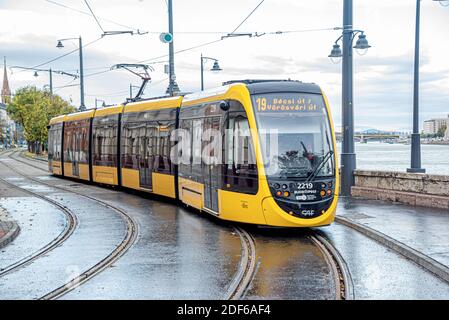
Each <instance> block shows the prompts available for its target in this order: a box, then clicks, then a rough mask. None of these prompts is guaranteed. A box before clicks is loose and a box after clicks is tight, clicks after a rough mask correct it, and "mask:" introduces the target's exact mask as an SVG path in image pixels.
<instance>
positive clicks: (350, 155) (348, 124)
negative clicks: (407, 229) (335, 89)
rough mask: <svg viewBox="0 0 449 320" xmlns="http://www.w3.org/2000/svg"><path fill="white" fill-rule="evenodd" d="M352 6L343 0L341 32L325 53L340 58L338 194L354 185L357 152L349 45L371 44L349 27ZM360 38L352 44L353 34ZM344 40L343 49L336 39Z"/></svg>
mask: <svg viewBox="0 0 449 320" xmlns="http://www.w3.org/2000/svg"><path fill="white" fill-rule="evenodd" d="M352 20H353V10H352V0H344V2H343V28H341V30H342V35H341V36H340V37H339V38H338V39H337V40H336V41H335V43H334V45H333V48H332V51H331V54H330V55H329V56H328V57H329V58H330V59H331V60H332V62H334V63H337V62H339V61H340V59H342V60H343V66H342V106H341V107H342V122H343V123H342V135H343V142H342V152H341V191H340V193H341V195H342V196H347V197H349V196H351V187H352V186H353V185H354V170H355V168H356V155H355V150H354V104H353V69H352V59H353V55H352V49H353V48H354V49H356V50H357V51H360V53H361V54H364V53H366V51H367V50H368V48H370V47H371V46H370V45H369V44H368V40H366V36H365V34H364V32H363V31H362V30H353V28H352V23H353V22H352ZM356 35H359V38H358V40H357V42H356V44H355V46H354V47H353V42H354V38H355V36H356ZM340 40H342V42H343V52H342V50H341V49H340V45H339V44H338V41H340Z"/></svg>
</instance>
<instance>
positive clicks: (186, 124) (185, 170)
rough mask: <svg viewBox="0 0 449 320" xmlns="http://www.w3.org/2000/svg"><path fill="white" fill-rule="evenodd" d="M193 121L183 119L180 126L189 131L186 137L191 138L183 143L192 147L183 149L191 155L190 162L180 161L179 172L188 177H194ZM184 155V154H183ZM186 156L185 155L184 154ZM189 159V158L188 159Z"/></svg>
mask: <svg viewBox="0 0 449 320" xmlns="http://www.w3.org/2000/svg"><path fill="white" fill-rule="evenodd" d="M192 123H193V121H192V120H191V119H188V120H181V124H180V128H181V129H182V130H185V132H187V136H186V138H187V139H188V140H189V142H186V143H184V144H183V145H184V146H186V147H189V148H190V149H189V150H187V149H183V150H182V151H183V152H185V153H187V156H188V157H189V159H188V164H187V163H183V161H181V162H180V163H179V173H180V175H182V176H184V177H187V178H191V177H192V161H191V159H190V158H191V154H192V152H191V146H192ZM180 143H183V142H182V141H180ZM181 156H183V155H181ZM184 156H185V155H184ZM186 160H187V159H186Z"/></svg>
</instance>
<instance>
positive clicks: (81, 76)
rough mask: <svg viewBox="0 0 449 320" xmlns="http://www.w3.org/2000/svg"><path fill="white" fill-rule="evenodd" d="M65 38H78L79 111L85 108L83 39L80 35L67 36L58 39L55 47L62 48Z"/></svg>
mask: <svg viewBox="0 0 449 320" xmlns="http://www.w3.org/2000/svg"><path fill="white" fill-rule="evenodd" d="M66 40H78V46H79V58H80V101H81V103H80V107H79V110H80V111H84V110H86V106H85V104H84V66H83V64H84V62H83V40H82V38H81V36H80V37H79V38H67V39H60V40H58V44H57V45H56V48H59V49H61V48H64V45H63V44H62V42H63V41H66Z"/></svg>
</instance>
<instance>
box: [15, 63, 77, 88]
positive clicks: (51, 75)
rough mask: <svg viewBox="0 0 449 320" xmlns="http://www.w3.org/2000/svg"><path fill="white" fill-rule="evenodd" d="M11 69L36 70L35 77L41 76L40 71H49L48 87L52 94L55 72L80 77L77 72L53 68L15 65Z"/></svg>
mask: <svg viewBox="0 0 449 320" xmlns="http://www.w3.org/2000/svg"><path fill="white" fill-rule="evenodd" d="M11 69H21V70H31V71H34V75H33V76H34V77H35V78H37V77H39V73H38V72H48V75H49V84H48V87H49V89H50V93H51V94H53V73H56V74H61V75H65V76H70V77H74V78H75V79H77V78H78V76H77V75H76V74H72V73H68V72H65V71H59V70H52V69H51V68H50V69H38V68H27V67H19V66H13V67H11ZM46 86H47V85H46Z"/></svg>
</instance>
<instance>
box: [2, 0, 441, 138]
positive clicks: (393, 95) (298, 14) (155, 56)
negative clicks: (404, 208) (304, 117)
mask: <svg viewBox="0 0 449 320" xmlns="http://www.w3.org/2000/svg"><path fill="white" fill-rule="evenodd" d="M173 2H174V21H175V23H174V27H175V50H176V51H179V50H181V51H182V50H183V49H188V48H191V47H195V46H198V45H202V44H205V43H208V42H214V41H215V40H219V39H220V38H221V36H222V35H223V34H226V33H229V32H231V31H233V30H234V29H235V28H236V27H237V26H238V25H239V24H240V22H242V20H243V19H244V18H245V17H246V16H247V15H248V14H249V13H250V12H251V10H252V9H254V8H255V7H256V6H257V5H258V4H259V2H260V0H227V1H222V0H208V1H200V0H174V1H173ZM89 4H90V6H91V8H92V9H93V11H94V13H95V14H96V15H97V16H98V18H99V21H100V24H101V26H102V28H103V29H104V30H107V31H116V30H132V29H135V30H137V29H139V30H142V31H148V32H149V33H148V34H145V35H141V36H138V35H134V36H130V35H117V36H108V37H104V38H102V39H100V40H98V41H95V40H97V39H99V38H101V34H102V31H101V29H100V27H99V26H98V25H97V23H96V22H95V20H94V18H93V17H92V16H91V15H90V14H89V9H88V8H87V6H86V4H85V1H84V0H51V1H50V0H0V21H1V23H0V24H1V28H0V56H6V57H7V64H8V67H11V66H24V67H34V66H36V65H39V64H42V63H44V62H47V61H49V60H52V59H53V58H57V57H58V56H60V55H63V54H65V53H68V52H70V51H73V50H75V49H76V48H77V42H76V41H67V42H65V48H63V49H57V48H56V43H57V40H58V39H60V38H71V37H78V36H79V35H81V36H82V38H83V42H84V44H85V45H86V44H89V43H91V42H93V43H91V44H89V45H87V46H86V47H85V49H84V55H85V74H86V79H85V82H86V84H85V91H86V104H87V106H88V107H93V106H94V101H95V98H98V99H102V100H105V101H106V103H108V104H112V103H119V102H122V101H124V99H125V98H126V96H127V95H128V92H129V85H130V83H133V85H139V82H140V81H139V79H138V78H136V77H135V76H133V75H131V74H129V73H127V72H126V71H123V70H115V71H108V70H109V69H110V67H111V66H112V65H114V64H117V63H137V62H142V61H145V62H146V63H154V64H153V67H154V69H155V71H154V72H152V74H151V76H152V79H153V80H152V84H151V85H149V86H148V88H147V90H146V92H145V96H146V97H151V96H159V95H162V94H164V93H165V90H166V88H167V84H168V80H167V75H165V74H164V64H165V63H166V61H167V57H166V54H167V53H168V45H166V44H163V43H161V42H160V41H159V34H160V33H161V32H164V31H167V24H168V22H167V5H166V1H165V0H126V1H124V0H89ZM415 5H416V1H414V0H396V1H390V0H363V1H362V0H354V28H355V29H362V30H364V31H365V33H366V35H367V39H368V41H369V43H370V44H371V45H372V46H373V47H372V48H371V49H370V50H369V51H368V53H367V54H366V55H364V56H359V55H357V54H355V55H354V71H355V80H354V97H355V100H354V103H355V121H356V126H357V128H360V129H361V128H378V129H387V130H393V129H394V130H410V129H411V126H412V119H411V117H412V116H411V110H412V93H413V92H412V88H413V48H414V19H415ZM342 11H343V0H313V1H312V0H307V1H306V0H265V1H264V3H263V4H262V5H261V6H260V7H259V8H258V9H257V10H256V11H255V12H254V14H253V15H252V16H251V17H250V18H249V19H248V20H247V21H246V22H245V23H244V24H243V25H242V26H241V27H240V28H239V29H238V32H251V33H254V32H258V33H263V32H265V33H267V34H266V35H264V36H260V37H252V38H249V37H239V38H232V39H225V40H223V41H217V42H214V43H212V44H209V45H204V46H201V47H199V48H196V49H191V50H186V51H183V52H180V53H178V54H176V56H175V64H176V75H177V81H178V84H179V86H180V88H181V90H182V91H185V92H186V91H196V90H198V89H199V86H200V54H201V53H203V54H204V55H206V56H210V57H214V58H217V59H219V61H220V66H221V67H222V68H223V71H222V72H220V73H212V72H210V71H209V70H207V71H206V73H205V82H206V88H211V87H215V86H219V85H220V84H221V83H222V82H223V81H226V80H231V79H247V78H276V79H285V78H291V79H297V80H302V81H306V82H315V83H317V84H319V85H320V86H321V87H322V88H323V89H324V91H325V92H326V93H327V95H328V96H329V100H330V103H331V107H332V110H333V113H334V118H335V122H336V125H337V126H339V124H340V123H341V64H333V63H332V62H331V61H330V60H329V59H328V58H327V55H328V54H329V53H330V50H331V48H332V44H333V42H334V41H335V40H336V39H337V38H338V36H339V35H340V31H336V30H332V28H334V27H340V26H341V25H342ZM421 19H422V29H421V98H420V103H421V110H422V113H421V120H425V119H428V118H432V117H447V115H448V114H449V58H448V52H449V41H448V36H447V33H448V31H449V7H443V6H441V5H440V4H439V3H438V2H434V1H431V0H423V1H422V14H421ZM317 29H318V30H319V31H317ZM276 31H295V32H290V33H283V34H269V33H270V32H276ZM78 66H79V61H78V55H77V52H75V53H73V54H70V55H67V56H66V57H64V58H62V59H58V60H56V61H54V62H51V63H49V64H45V65H43V66H42V68H50V67H51V68H53V69H54V70H64V71H67V72H72V73H76V72H77V71H78ZM211 67H212V62H209V64H208V65H207V68H209V69H210V68H211ZM8 72H9V77H10V84H11V87H12V89H13V90H15V89H17V88H20V87H22V86H26V85H35V86H37V87H40V88H42V87H43V86H45V85H46V84H48V75H47V74H46V73H42V72H41V73H40V74H39V75H40V76H39V77H38V78H35V77H34V76H33V72H29V71H27V72H20V71H19V70H14V69H10V68H8ZM65 86H68V87H65ZM54 87H55V91H56V93H57V94H60V95H61V96H62V97H63V98H65V99H71V100H72V102H73V104H74V105H79V86H78V82H77V81H73V80H72V79H71V78H70V77H67V76H60V75H55V77H54ZM61 87H62V88H61Z"/></svg>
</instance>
